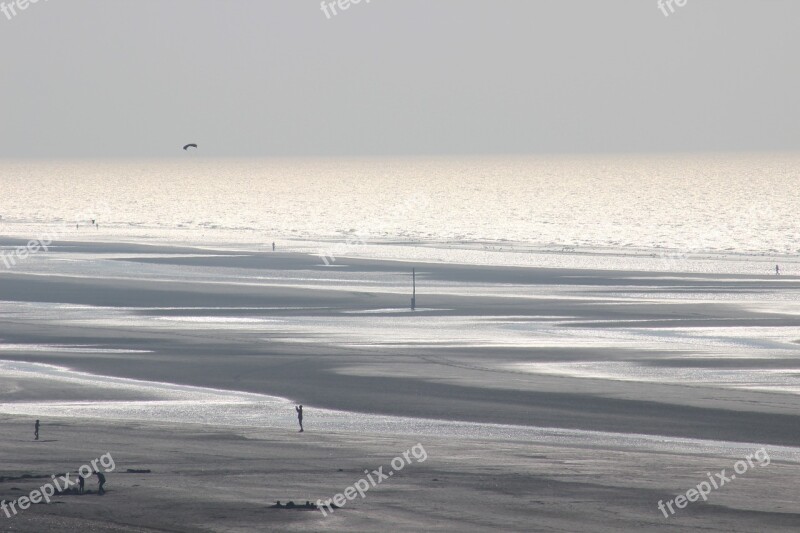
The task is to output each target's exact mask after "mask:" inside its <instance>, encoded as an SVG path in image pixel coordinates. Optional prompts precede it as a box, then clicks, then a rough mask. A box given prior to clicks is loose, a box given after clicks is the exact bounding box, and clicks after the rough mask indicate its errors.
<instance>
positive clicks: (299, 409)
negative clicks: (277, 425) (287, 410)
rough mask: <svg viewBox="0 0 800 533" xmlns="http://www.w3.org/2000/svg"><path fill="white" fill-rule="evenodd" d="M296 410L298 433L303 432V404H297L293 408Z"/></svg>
mask: <svg viewBox="0 0 800 533" xmlns="http://www.w3.org/2000/svg"><path fill="white" fill-rule="evenodd" d="M294 410H295V411H297V421H298V422H299V423H300V433H302V432H303V406H302V405H298V406H296V407H295V408H294Z"/></svg>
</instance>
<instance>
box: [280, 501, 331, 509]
mask: <svg viewBox="0 0 800 533" xmlns="http://www.w3.org/2000/svg"><path fill="white" fill-rule="evenodd" d="M331 507H332V508H334V509H339V507H337V506H336V504H333V503H331ZM269 508H270V509H295V510H298V511H306V510H314V509H317V506H316V505H314V504H313V503H311V502H310V501H308V500H306V503H304V504H301V505H298V504H296V503H294V501H292V500H289V501H288V502H286V505H284V504H282V503H281V502H280V500H278V502H277V503H276V504H275V505H270V506H269Z"/></svg>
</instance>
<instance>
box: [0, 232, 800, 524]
mask: <svg viewBox="0 0 800 533" xmlns="http://www.w3.org/2000/svg"><path fill="white" fill-rule="evenodd" d="M5 244H6V245H12V244H14V243H11V242H7V243H5ZM534 261H535V259H534ZM414 268H416V270H417V273H418V287H419V292H418V296H417V298H418V304H417V305H418V309H417V310H416V311H414V312H411V311H410V310H409V309H408V281H409V275H408V274H409V270H410V265H409V264H408V263H407V262H397V261H387V260H377V259H365V258H361V259H356V258H341V259H340V260H339V261H338V262H337V265H336V267H335V268H332V267H327V266H325V265H324V263H323V262H322V261H321V260H320V257H318V256H315V255H310V254H304V253H299V252H298V253H293V252H278V253H272V252H242V251H226V250H214V251H209V250H207V249H199V248H191V247H187V246H182V247H175V246H168V245H161V246H145V245H134V244H126V243H116V244H107V243H99V242H97V243H91V242H85V243H60V244H59V246H57V247H54V248H53V250H51V252H50V253H47V254H40V255H34V256H32V257H31V258H29V259H28V260H27V261H25V262H24V263H22V264H20V265H19V267H18V268H15V269H12V270H7V271H4V272H2V273H0V300H2V301H3V310H2V316H0V338H2V342H3V344H2V347H1V348H0V349H1V350H2V352H1V353H0V355H1V356H2V357H0V359H2V360H3V361H5V363H3V364H4V365H5V366H4V367H3V368H4V371H3V376H2V377H0V402H2V403H0V416H2V417H3V422H2V424H3V427H4V431H3V432H2V437H0V447H2V448H3V454H2V457H3V464H2V471H3V476H4V477H5V478H6V479H4V480H3V481H2V482H0V498H2V499H5V500H7V501H12V500H15V499H16V498H18V497H19V496H20V495H24V494H27V493H29V492H30V491H31V490H33V489H35V488H36V487H38V486H39V485H41V482H40V481H39V480H40V478H39V477H35V478H30V479H23V476H24V475H31V476H44V477H49V476H50V475H51V474H55V473H61V472H65V471H67V470H68V469H77V468H78V467H79V466H80V465H81V464H83V463H85V462H86V461H88V460H91V459H93V458H95V457H99V456H100V455H102V454H105V453H110V454H112V455H113V457H114V459H115V461H116V463H117V468H116V471H115V472H111V473H109V474H108V478H109V482H108V493H107V494H105V495H103V496H102V497H98V496H97V495H96V494H90V495H84V496H70V495H64V496H61V497H56V498H55V499H54V500H53V503H52V504H50V505H36V506H33V507H32V508H31V509H28V510H26V511H24V512H23V513H20V514H19V515H16V516H13V517H12V518H5V517H4V516H0V518H1V519H3V520H2V522H1V524H2V528H3V530H7V531H43V530H51V529H55V528H56V527H57V526H63V527H73V526H74V527H80V528H83V529H86V530H90V531H254V530H255V531H375V530H378V529H383V528H385V527H387V524H391V527H392V529H393V530H397V531H420V530H428V531H485V530H489V529H494V530H503V531H619V530H626V531H628V530H640V531H643V530H663V531H682V530H686V529H689V528H703V529H706V530H711V531H763V530H770V531H784V530H785V531H789V530H793V529H796V528H797V527H798V525H799V524H800V516H798V514H797V513H796V511H797V508H796V498H794V496H792V494H793V481H794V479H795V476H796V474H797V469H798V464H799V463H800V449H798V448H797V447H796V446H797V443H798V441H799V440H800V430H798V429H797V428H798V417H797V414H796V413H797V408H798V405H799V404H800V401H799V400H798V392H799V391H800V378H798V377H797V376H798V369H797V367H796V363H795V361H794V356H795V355H796V344H797V338H796V331H797V327H798V325H800V314H797V312H796V311H797V308H796V306H795V305H794V304H793V301H792V297H793V295H796V294H797V291H798V288H800V279H798V278H794V277H791V276H783V277H781V278H780V279H776V278H775V277H774V276H766V275H765V276H760V277H757V276H752V275H746V274H719V273H711V274H696V273H693V274H685V275H681V274H675V273H674V272H673V273H664V272H653V271H650V272H645V271H635V270H631V271H624V270H602V271H601V270H589V269H577V268H576V269H568V268H544V267H541V268H537V267H529V268H523V267H513V268H512V267H499V266H478V265H470V266H468V265H458V264H448V263H416V264H414ZM773 294H780V295H781V296H780V298H781V300H780V301H784V302H786V303H785V305H774V304H773V305H772V308H773V310H770V309H769V307H768V306H767V305H766V304H765V303H764V301H763V300H771V299H773V296H772V295H773ZM753 295H757V296H759V297H758V298H754V297H753ZM709 376H713V377H714V378H713V379H710V378H709ZM296 403H302V404H304V405H305V410H306V419H305V425H306V432H304V433H298V432H297V425H296V421H295V418H294V416H295V414H294V409H293V405H294V404H296ZM37 418H39V419H42V420H43V429H42V435H43V437H42V440H40V441H38V442H34V441H33V440H32V429H33V425H32V423H33V420H35V419H37ZM417 444H419V445H421V446H423V447H424V450H425V451H426V455H427V459H426V460H425V461H424V462H418V463H415V464H413V465H408V466H407V467H406V468H405V469H404V470H403V471H402V472H398V473H397V474H398V475H397V477H393V478H391V479H390V480H388V481H386V482H385V483H382V484H380V485H379V486H377V487H375V488H373V489H372V490H370V491H369V492H367V493H366V496H365V497H364V498H363V499H362V498H360V497H358V496H356V498H357V499H356V500H354V501H348V502H347V505H345V507H344V508H343V509H339V510H337V511H335V512H334V513H332V514H330V515H328V516H323V514H322V513H321V512H319V511H318V510H290V509H275V508H270V506H271V505H273V504H275V502H276V501H278V500H280V501H282V502H284V503H285V502H287V501H289V500H291V501H293V502H297V503H303V504H304V503H305V502H306V501H310V502H314V503H316V502H317V500H322V501H325V500H326V499H328V498H332V497H333V496H334V495H335V494H337V493H339V492H342V491H343V490H344V489H345V488H346V487H348V486H350V485H352V484H354V483H356V482H357V481H358V480H359V479H361V478H362V477H364V476H365V474H364V471H365V470H371V469H377V468H378V467H380V466H381V465H389V464H390V461H391V460H392V459H393V458H395V457H397V456H399V455H401V454H402V453H403V452H404V451H407V450H409V449H410V448H411V447H413V446H415V445H417ZM762 447H763V448H764V450H766V452H767V453H769V456H770V461H769V464H768V465H765V466H759V464H758V463H756V465H755V466H753V467H752V468H750V469H749V471H747V472H746V475H743V476H741V477H740V479H737V480H736V481H735V482H729V483H728V485H729V486H725V487H720V488H719V490H715V491H714V492H713V493H712V494H711V495H710V496H709V497H708V501H706V502H703V501H699V502H695V503H691V504H690V505H688V507H687V508H684V509H676V510H677V513H676V514H674V515H670V516H669V517H665V516H664V514H662V512H661V511H659V508H658V503H659V502H660V501H665V502H666V501H669V500H672V499H674V498H675V497H676V496H677V495H679V494H681V493H685V492H686V491H687V490H688V489H691V488H692V487H695V486H696V485H698V483H701V482H703V481H704V480H706V478H707V475H706V474H707V473H711V472H719V471H721V470H723V469H727V471H728V472H731V471H732V469H733V468H734V465H735V464H736V462H737V461H739V460H742V459H744V458H745V457H746V455H748V454H750V455H751V456H752V454H753V453H754V452H755V451H756V450H758V449H761V448H762ZM128 469H132V470H136V471H138V470H150V471H151V473H149V474H136V473H130V474H129V473H126V471H127V470H128ZM90 488H92V489H94V488H96V487H95V480H94V479H92V480H91V481H90Z"/></svg>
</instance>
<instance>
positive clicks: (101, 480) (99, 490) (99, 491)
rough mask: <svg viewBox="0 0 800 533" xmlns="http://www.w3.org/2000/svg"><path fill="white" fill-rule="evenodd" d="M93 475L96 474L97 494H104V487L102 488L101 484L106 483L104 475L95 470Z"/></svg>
mask: <svg viewBox="0 0 800 533" xmlns="http://www.w3.org/2000/svg"><path fill="white" fill-rule="evenodd" d="M95 475H96V476H97V494H105V493H106V489H104V488H103V485H105V484H106V476H104V475H103V474H102V473H100V472H95Z"/></svg>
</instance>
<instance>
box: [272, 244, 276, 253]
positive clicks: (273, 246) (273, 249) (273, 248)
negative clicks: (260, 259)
mask: <svg viewBox="0 0 800 533" xmlns="http://www.w3.org/2000/svg"><path fill="white" fill-rule="evenodd" d="M272 251H273V252H274V251H275V243H274V242H273V243H272Z"/></svg>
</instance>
